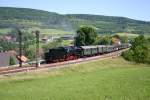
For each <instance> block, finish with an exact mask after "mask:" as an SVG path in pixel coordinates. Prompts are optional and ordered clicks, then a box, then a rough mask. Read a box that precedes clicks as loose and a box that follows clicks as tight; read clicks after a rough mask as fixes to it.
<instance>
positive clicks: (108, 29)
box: [0, 7, 150, 34]
mask: <svg viewBox="0 0 150 100" xmlns="http://www.w3.org/2000/svg"><path fill="white" fill-rule="evenodd" d="M82 25H88V26H93V27H95V28H97V30H98V32H99V33H116V32H131V33H137V34H150V22H145V21H138V20H133V19H129V18H124V17H112V16H100V15H86V14H67V15H61V14H57V13H53V12H48V11H42V10H35V9H28V8H11V7H0V29H2V28H16V27H19V28H32V27H38V28H42V29H43V28H44V29H49V28H50V29H61V30H66V31H73V30H74V31H75V30H76V29H77V28H78V27H79V26H82Z"/></svg>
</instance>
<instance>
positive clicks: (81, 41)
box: [75, 26, 98, 46]
mask: <svg viewBox="0 0 150 100" xmlns="http://www.w3.org/2000/svg"><path fill="white" fill-rule="evenodd" d="M97 36H98V35H97V32H96V30H95V29H94V28H93V27H88V26H83V27H80V28H79V29H78V30H77V36H76V38H75V45H76V46H83V45H92V44H95V42H96V41H97Z"/></svg>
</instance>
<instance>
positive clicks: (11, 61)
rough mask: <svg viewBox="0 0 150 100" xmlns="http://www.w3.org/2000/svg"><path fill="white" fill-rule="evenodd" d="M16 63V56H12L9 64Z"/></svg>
mask: <svg viewBox="0 0 150 100" xmlns="http://www.w3.org/2000/svg"><path fill="white" fill-rule="evenodd" d="M15 64H16V61H15V59H14V57H12V56H10V58H9V65H15Z"/></svg>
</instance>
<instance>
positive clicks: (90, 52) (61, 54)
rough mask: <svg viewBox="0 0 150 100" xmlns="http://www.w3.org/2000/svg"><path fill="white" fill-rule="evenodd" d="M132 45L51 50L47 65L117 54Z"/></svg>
mask: <svg viewBox="0 0 150 100" xmlns="http://www.w3.org/2000/svg"><path fill="white" fill-rule="evenodd" d="M129 47H130V44H128V43H126V44H121V45H95V46H79V47H77V46H67V47H58V48H53V49H49V51H48V52H46V53H45V61H46V63H55V62H63V61H68V60H75V59H78V58H83V57H91V56H96V55H102V54H105V53H110V52H115V51H118V50H121V49H125V48H129Z"/></svg>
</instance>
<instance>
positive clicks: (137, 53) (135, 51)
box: [123, 35, 150, 63]
mask: <svg viewBox="0 0 150 100" xmlns="http://www.w3.org/2000/svg"><path fill="white" fill-rule="evenodd" d="M149 51H150V41H149V39H146V38H145V37H144V36H143V35H140V36H138V37H137V38H135V39H134V41H133V43H132V47H131V49H130V50H129V51H126V52H124V53H123V57H124V58H125V59H127V60H129V61H134V62H137V63H150V52H149Z"/></svg>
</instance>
